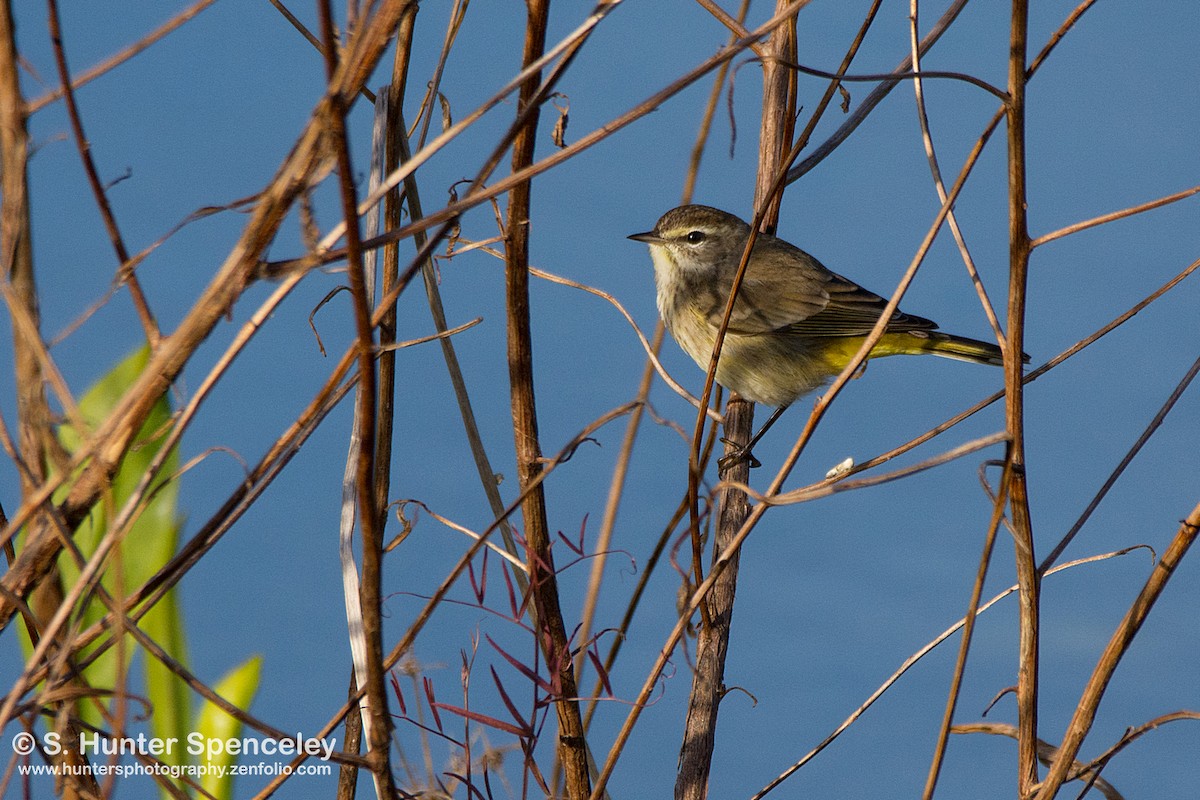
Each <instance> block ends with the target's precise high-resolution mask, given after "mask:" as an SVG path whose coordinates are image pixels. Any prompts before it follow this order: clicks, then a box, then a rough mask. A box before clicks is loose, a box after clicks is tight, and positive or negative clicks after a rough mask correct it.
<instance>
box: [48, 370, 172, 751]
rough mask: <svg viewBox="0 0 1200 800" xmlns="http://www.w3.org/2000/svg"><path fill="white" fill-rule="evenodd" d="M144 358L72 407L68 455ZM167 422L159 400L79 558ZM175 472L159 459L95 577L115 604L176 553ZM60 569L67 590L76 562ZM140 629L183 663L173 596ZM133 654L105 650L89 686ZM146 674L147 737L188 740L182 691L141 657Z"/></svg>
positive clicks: (120, 669)
mask: <svg viewBox="0 0 1200 800" xmlns="http://www.w3.org/2000/svg"><path fill="white" fill-rule="evenodd" d="M149 357H150V350H149V348H148V347H145V346H143V347H141V348H139V349H138V350H136V351H134V352H133V353H131V354H130V355H129V356H127V357H126V358H125V359H124V360H122V361H121V362H120V363H119V364H117V365H116V366H115V367H113V369H112V370H110V371H109V372H108V373H107V374H106V375H104V376H103V377H102V378H100V380H99V381H97V382H96V383H95V384H94V385H93V386H92V387H91V388H89V389H88V390H87V392H85V393H84V395H83V396H82V397H81V398H80V399H79V404H78V408H79V415H80V417H81V418H82V419H81V421H82V423H83V427H84V428H85V430H83V431H80V430H78V429H77V428H76V427H75V425H63V426H61V427H60V428H59V431H58V435H59V440H60V441H61V442H62V444H63V446H64V447H65V448H66V449H67V450H68V451H69V452H72V453H73V452H76V451H77V450H78V449H79V448H80V447H81V446H82V445H83V443H84V441H85V440H86V438H87V436H88V433H89V432H90V431H91V430H94V429H95V428H97V427H99V426H100V425H101V424H103V422H104V421H105V420H106V419H107V418H108V417H109V416H110V415H111V414H112V413H113V411H114V409H115V408H116V407H117V406H118V404H119V403H120V402H121V400H122V398H123V397H124V395H125V392H126V391H127V390H128V388H129V386H131V385H132V384H133V383H135V382H136V381H137V379H138V377H139V376H140V375H141V374H142V372H143V370H144V369H145V367H146V363H147V362H148V360H149ZM170 420H171V405H170V402H169V401H168V399H167V396H166V395H165V394H164V395H163V396H162V397H160V398H159V399H158V401H157V402H156V403H155V404H154V407H153V408H152V409H151V410H150V413H149V415H148V416H147V418H146V421H145V423H144V424H143V425H142V427H141V429H140V430H139V431H138V433H137V436H135V437H134V441H133V444H132V445H131V446H130V448H129V450H128V452H127V453H126V454H125V456H124V457H123V458H122V459H121V462H120V464H119V465H118V466H117V471H116V473H115V474H114V476H113V480H112V484H111V487H110V491H109V492H107V493H106V495H105V496H104V498H103V499H102V500H101V502H100V503H99V504H97V506H96V507H95V508H94V509H92V513H91V514H89V515H88V518H87V519H86V520H84V522H83V523H82V524H81V525H80V526H79V528H78V529H77V530H76V531H75V537H74V538H75V542H76V544H77V546H78V547H79V549H80V551H81V553H82V554H83V556H84V557H85V558H88V557H90V556H91V555H92V554H93V553H95V551H96V547H97V545H98V544H99V543H100V540H101V539H102V538H103V537H104V535H105V533H107V531H108V525H109V523H110V521H111V520H112V518H113V517H114V516H115V515H116V514H118V513H120V511H121V509H122V508H123V507H124V506H125V504H126V502H127V501H128V500H129V498H130V497H132V496H133V493H134V490H135V489H136V488H137V485H138V484H139V483H140V482H141V481H142V479H143V477H144V476H145V475H146V473H147V471H148V470H149V468H150V465H151V463H152V462H153V461H154V459H156V458H157V457H158V456H159V453H160V452H161V450H162V445H163V440H164V439H165V437H166V436H167V434H168V432H169V423H170ZM178 466H179V453H178V450H177V449H176V450H173V451H172V452H171V453H170V454H169V455H168V456H167V458H166V459H165V460H164V462H163V466H162V469H161V471H160V473H159V475H160V477H158V478H156V479H155V482H154V484H153V485H152V487H151V490H150V497H151V499H150V501H149V502H148V503H147V504H146V505H145V507H144V508H143V510H142V511H141V513H140V515H139V516H138V518H137V519H136V520H135V521H134V523H133V525H132V526H131V527H130V530H129V533H128V535H127V536H126V537H125V540H124V541H123V542H122V543H121V544H120V546H119V547H118V549H117V552H116V553H115V554H114V555H113V556H112V557H111V558H110V564H109V567H108V568H107V569H106V570H105V572H104V575H103V576H102V578H101V582H102V585H103V586H104V587H105V588H106V589H107V590H108V592H109V593H110V594H111V595H112V596H113V597H114V599H116V600H118V601H119V600H120V599H122V598H124V597H127V596H128V595H129V594H131V593H132V592H133V591H135V590H136V589H137V588H138V587H140V586H141V585H142V584H143V583H145V581H146V580H147V579H149V578H150V577H151V576H152V575H153V574H154V573H155V572H157V571H158V570H159V569H160V568H161V567H162V566H163V565H164V564H166V563H167V561H168V560H170V558H171V557H172V556H173V555H174V554H175V551H176V548H177V546H178V541H179V529H180V527H181V524H182V520H181V518H180V517H179V514H178V511H177V509H176V506H177V501H178V497H179V487H178V483H177V482H176V481H175V480H170V481H169V482H168V481H165V480H164V477H166V478H170V477H171V476H172V475H173V474H174V472H175V471H176V470H177V469H178ZM69 489H70V487H69V485H68V486H64V487H63V488H62V489H60V491H59V495H58V496H56V500H57V499H61V496H65V494H66V493H67V492H68V491H69ZM58 566H59V574H60V575H61V577H62V582H63V586H64V587H67V588H68V590H69V587H71V586H73V585H74V584H75V583H76V582H77V581H78V580H79V569H78V566H77V565H76V563H75V560H74V558H72V557H71V556H70V555H69V554H66V553H64V554H62V555H61V556H60V557H59V562H58ZM104 614H105V607H104V605H103V604H102V603H100V602H98V601H91V602H90V603H89V604H88V605H87V607H86V608H85V609H83V613H82V615H81V616H82V619H83V622H84V623H85V624H91V623H94V622H96V621H97V620H99V619H101V618H102V617H103V616H104ZM141 627H142V629H143V630H144V631H145V632H146V633H147V634H148V635H149V636H150V637H151V638H152V639H154V640H155V641H156V642H158V644H159V645H160V646H161V647H162V648H163V649H164V650H165V651H166V652H167V653H168V654H169V655H170V656H171V657H172V658H174V659H176V660H177V661H181V662H185V661H186V658H187V653H186V650H187V648H186V642H185V638H184V626H183V620H182V618H181V614H180V610H179V606H178V603H177V601H176V598H175V595H174V592H170V593H168V594H167V595H166V596H164V597H163V598H162V599H161V600H160V601H159V602H158V604H157V605H156V607H155V608H153V609H151V610H150V611H149V612H147V614H146V615H145V616H144V617H143V620H142V623H141ZM138 649H139V648H138V647H137V646H136V644H135V642H134V640H133V639H132V638H130V639H128V640H127V641H126V643H125V646H124V647H122V648H120V653H121V655H120V656H119V655H118V648H117V647H115V646H114V647H110V648H109V649H108V651H106V652H105V653H104V654H103V655H101V656H100V657H99V658H98V659H97V660H96V661H95V662H94V663H92V664H91V665H90V666H89V667H88V668H87V669H86V670H85V671H84V677H85V678H86V679H87V681H88V683H89V684H91V685H92V686H94V687H97V688H100V689H115V688H116V687H117V684H118V682H119V681H120V678H121V675H122V674H125V675H128V673H129V669H130V666H131V662H132V658H133V655H134V653H136V652H137V650H138ZM85 652H86V651H85ZM119 657H122V662H118V658H119ZM145 672H146V696H147V697H148V698H149V700H150V702H151V703H152V704H153V715H152V717H151V728H152V732H153V735H154V736H156V737H160V738H163V739H167V738H176V739H177V740H180V741H182V737H185V736H186V735H187V723H188V718H189V717H190V711H189V697H188V692H187V686H186V684H184V682H183V681H182V680H181V679H180V678H179V677H178V676H176V675H175V674H174V673H172V672H171V671H170V670H169V669H168V668H166V667H165V666H164V665H162V664H161V663H160V662H159V661H158V660H157V659H154V658H147V664H146V670H145ZM79 706H80V707H79V713H80V715H81V716H82V717H83V718H84V719H85V720H87V721H88V722H90V723H92V724H97V725H98V724H101V723H102V714H101V713H100V711H99V709H97V708H96V706H95V705H94V703H93V702H89V701H83V702H81V703H80V704H79ZM180 758H181V756H180V754H175V755H174V756H173V757H171V758H168V761H179V760H180Z"/></svg>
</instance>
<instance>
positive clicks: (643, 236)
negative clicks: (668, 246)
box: [627, 231, 666, 244]
mask: <svg viewBox="0 0 1200 800" xmlns="http://www.w3.org/2000/svg"><path fill="white" fill-rule="evenodd" d="M627 238H629V239H633V240H634V241H635V242H645V243H646V244H662V243H663V242H665V241H666V240H665V239H663V238H662V237H661V236H659V235H658V234H657V233H655V232H654V231H646V232H645V233H635V234H632V235H631V236H629V237H627Z"/></svg>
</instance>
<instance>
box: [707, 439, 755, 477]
mask: <svg viewBox="0 0 1200 800" xmlns="http://www.w3.org/2000/svg"><path fill="white" fill-rule="evenodd" d="M721 442H722V444H731V442H730V441H729V440H728V439H721ZM743 461H745V462H747V463H748V464H749V466H750V469H758V468H759V467H761V466H762V462H761V461H759V460H758V459H757V458H755V457H754V453H752V452H750V450H749V448H747V447H746V446H745V445H740V446H738V448H737V449H736V450H734V451H733V452H732V453H727V454H726V455H723V456H721V458H719V459H717V467H718V468H720V469H721V470H727V469H730V468H731V467H736V466H737V465H738V464H741V463H742V462H743Z"/></svg>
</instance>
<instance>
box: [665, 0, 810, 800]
mask: <svg viewBox="0 0 1200 800" xmlns="http://www.w3.org/2000/svg"><path fill="white" fill-rule="evenodd" d="M788 5H790V4H789V3H787V2H785V0H779V2H778V3H777V5H776V9H775V10H776V13H780V12H782V11H783V10H784V9H785V8H786V7H787V6H788ZM795 43H796V22H795V17H794V16H793V17H792V18H791V19H790V20H789V21H788V22H786V23H784V24H783V25H781V26H779V27H778V28H777V29H776V30H775V31H774V32H773V33H772V34H771V36H770V38H769V39H768V40H767V41H766V42H765V43H764V45H763V48H764V53H765V54H766V57H764V59H763V62H762V67H763V125H762V128H763V132H762V138H761V139H760V140H759V165H758V180H757V183H756V186H755V197H754V206H755V209H764V215H763V229H764V230H771V231H773V230H774V229H775V225H776V223H777V221H778V219H779V199H780V195H779V193H778V192H777V191H773V184H774V183H775V177H776V174H777V173H778V172H779V169H780V165H781V163H782V162H783V159H784V158H785V157H786V155H787V153H788V151H789V150H790V149H791V143H792V134H793V125H792V120H793V118H794V114H793V110H794V97H795V83H794V79H793V73H792V72H791V70H789V69H788V68H787V67H786V66H784V65H783V64H781V63H780V60H781V61H783V62H785V63H789V64H790V63H795V61H796V56H795V49H796V44H795ZM776 59H779V60H776ZM753 426H754V404H753V403H750V402H749V401H747V400H744V399H742V398H740V397H738V396H737V395H736V394H733V395H731V396H730V399H729V404H728V405H727V406H726V411H725V437H726V442H727V444H726V449H725V452H726V453H727V454H728V453H732V452H734V451H735V450H736V449H737V448H739V447H740V446H741V445H743V444H745V443H746V442H748V441H749V440H750V433H751V430H752V428H753ZM749 477H750V467H749V463H748V462H747V461H742V462H741V463H738V464H735V465H733V466H731V467H730V468H729V469H725V470H722V472H721V479H722V481H737V482H739V483H746V482H748V480H749ZM749 510H750V508H749V503H748V500H747V497H746V495H745V493H743V492H741V491H737V490H726V492H725V493H724V494H723V495H722V497H721V506H720V510H719V513H718V518H717V527H716V531H715V534H714V537H713V552H714V553H723V552H726V550H727V549H728V548H729V546H730V544H731V543H732V541H733V539H734V537H735V536H736V535H737V533H738V531H739V530H741V528H742V525H743V524H744V523H745V521H746V518H747V516H748V514H749ZM737 572H738V557H737V555H736V553H735V555H734V556H733V557H732V558H731V559H730V560H729V561H728V562H726V564H725V567H724V569H723V570H722V571H721V572H720V574H718V575H715V576H714V578H715V582H714V584H713V587H712V590H711V591H710V592H709V594H708V597H707V598H706V599H705V603H706V606H707V613H706V614H704V615H703V616H704V619H705V624H704V625H702V626H701V627H700V631H699V634H698V636H697V640H696V669H695V673H694V674H693V676H692V691H691V696H690V697H689V700H688V713H687V721H686V723H685V728H684V735H683V746H682V747H681V749H680V753H679V772H678V774H677V776H676V781H675V797H676V800H703V798H706V797H707V796H708V778H709V774H710V772H711V769H712V755H713V749H714V746H715V743H716V728H717V714H718V712H719V707H720V703H721V698H722V697H723V696H724V692H725V682H724V678H725V659H726V656H727V654H728V651H729V635H730V630H731V623H732V618H733V601H734V597H735V594H736V590H737Z"/></svg>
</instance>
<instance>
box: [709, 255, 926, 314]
mask: <svg viewBox="0 0 1200 800" xmlns="http://www.w3.org/2000/svg"><path fill="white" fill-rule="evenodd" d="M755 256H757V257H760V258H761V257H763V256H767V257H768V258H767V259H766V262H765V263H772V264H775V265H776V266H773V267H768V268H760V269H755V267H754V262H751V268H749V269H747V270H746V276H745V278H744V279H743V281H742V286H741V289H740V290H739V291H738V297H737V301H736V302H735V303H734V306H733V314H732V316H731V317H730V320H729V330H730V331H731V332H732V333H739V334H743V335H753V334H762V333H770V332H774V331H780V332H787V333H791V334H795V335H798V336H865V335H866V334H868V333H870V331H871V329H872V328H873V327H875V323H876V322H877V321H878V320H879V315H880V313H882V312H883V310H884V308H885V307H886V306H887V300H885V299H884V298H882V297H880V296H879V295H877V294H875V293H874V292H869V291H867V290H866V289H864V288H862V287H861V286H859V285H858V284H856V283H854V281H851V280H849V279H847V278H843V277H842V276H841V275H838V274H836V273H834V272H831V271H829V270H828V269H826V268H825V267H824V266H823V265H822V264H821V262H819V261H817V260H816V259H815V258H813V257H812V256H810V255H809V254H808V253H805V252H804V251H803V250H800V249H799V248H797V247H793V246H792V245H790V244H788V243H787V242H784V241H782V240H780V239H774V238H766V239H762V240H760V243H759V244H758V245H756V247H755ZM780 264H786V265H787V266H786V267H781V266H779V265H780ZM725 277H726V280H727V281H728V282H727V283H726V284H725V285H726V286H728V285H731V284H732V280H733V267H730V272H729V274H728V275H727V276H725ZM724 312H725V308H724V303H718V304H716V306H714V307H713V308H712V309H711V310H710V312H709V315H708V316H709V321H710V322H712V324H713V325H719V324H720V323H721V316H722V314H724ZM936 327H937V324H936V323H934V322H933V321H932V320H928V319H925V318H923V317H917V316H913V315H911V314H904V313H902V312H899V311H897V312H895V313H894V314H893V315H892V319H891V322H890V323H889V324H888V330H891V331H911V330H932V329H933V328H936Z"/></svg>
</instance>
